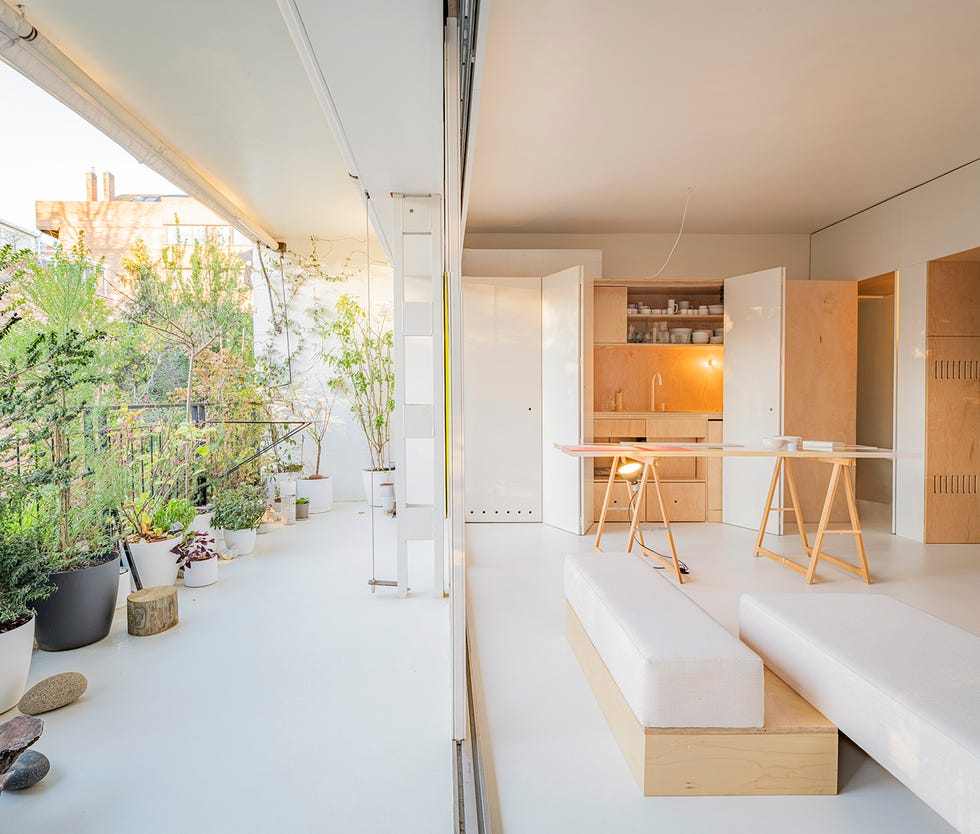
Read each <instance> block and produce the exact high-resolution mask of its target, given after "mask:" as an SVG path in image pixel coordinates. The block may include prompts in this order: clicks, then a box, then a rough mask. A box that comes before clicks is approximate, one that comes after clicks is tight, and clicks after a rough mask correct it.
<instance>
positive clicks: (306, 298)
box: [252, 238, 392, 501]
mask: <svg viewBox="0 0 980 834" xmlns="http://www.w3.org/2000/svg"><path fill="white" fill-rule="evenodd" d="M317 249H318V255H319V258H320V261H321V264H322V267H323V269H324V270H325V271H326V272H327V273H328V274H331V275H340V274H345V275H346V276H347V277H346V278H345V279H344V280H342V281H336V282H327V281H324V280H323V279H311V280H309V281H307V282H306V283H305V284H304V285H303V287H302V289H301V290H300V292H299V293H298V294H297V296H296V298H295V299H294V301H293V302H292V303H291V305H290V319H291V324H292V326H291V328H290V330H291V337H290V338H291V341H292V345H293V348H294V351H295V345H296V339H297V337H298V336H302V337H303V338H304V342H305V348H304V349H303V350H302V351H299V352H294V354H293V363H292V364H293V379H294V382H296V383H298V384H299V385H301V386H304V387H306V388H308V389H310V390H313V391H315V390H316V389H317V388H318V386H320V385H321V384H322V383H324V382H325V381H326V379H327V378H328V376H329V373H328V370H327V368H326V367H325V365H324V363H323V360H322V359H321V354H322V352H323V350H324V349H325V348H327V347H329V346H328V345H324V344H323V343H322V342H321V341H320V340H319V339H318V338H316V337H313V336H311V335H309V327H310V324H311V323H312V321H311V318H310V315H309V310H310V309H311V308H312V307H314V306H315V307H319V308H324V309H327V310H331V309H333V307H334V305H335V303H336V300H337V298H338V297H339V296H341V295H343V294H344V293H349V294H351V295H354V296H356V297H357V298H359V299H360V302H361V306H362V307H363V306H365V304H366V298H367V269H366V268H365V266H366V256H365V247H364V241H363V240H352V239H349V238H347V239H343V240H335V241H323V242H320V243H318V245H317ZM304 254H305V253H304ZM371 255H372V264H371V306H372V310H375V311H377V310H380V309H386V310H387V311H388V313H389V325H390V322H391V314H390V313H391V307H392V271H391V267H390V266H388V265H387V264H386V263H384V261H383V260H382V261H377V260H375V258H376V257H377V258H383V255H382V254H381V246H380V245H379V244H378V243H377V241H372V244H371ZM264 258H265V265H266V269H267V271H268V272H269V277H270V278H271V279H272V285H273V290H274V291H276V293H277V295H281V292H282V291H281V288H280V281H279V267H278V263H279V261H278V258H277V257H276V256H275V255H272V254H271V253H268V252H266V253H265V254H264ZM257 263H258V262H257V260H256V259H255V258H254V256H253V267H254V268H253V270H252V288H253V292H252V296H253V306H254V309H255V344H256V346H259V345H262V344H263V343H264V340H265V337H266V335H267V334H268V332H269V329H270V327H271V322H270V317H269V300H268V291H267V289H266V286H265V281H264V279H263V277H262V275H261V273H260V272H259V271H258V268H257ZM275 343H276V345H277V347H278V349H279V350H280V351H284V349H285V335H282V336H279V337H277V339H276V342H275ZM303 449H304V455H303V457H304V463H305V464H306V470H305V471H308V472H312V471H313V464H314V462H315V458H316V448H315V446H314V445H313V442H312V440H310V439H309V438H307V439H306V441H305V442H304V444H303ZM370 465H371V459H370V455H369V454H368V448H367V442H366V441H365V439H364V435H363V433H362V432H361V429H360V427H359V426H358V424H357V423H356V421H355V420H354V419H353V417H352V416H351V413H350V405H349V403H348V402H347V401H346V400H345V399H344V398H343V397H338V399H337V402H336V404H335V406H334V411H333V416H332V417H331V420H330V428H329V431H328V433H327V437H326V440H325V441H324V444H323V456H322V460H321V464H320V471H321V473H322V474H324V475H330V476H331V477H332V478H333V482H334V497H335V499H336V500H338V501H351V500H356V501H360V500H363V498H364V491H363V488H362V486H361V469H362V468H364V467H369V466H370Z"/></svg>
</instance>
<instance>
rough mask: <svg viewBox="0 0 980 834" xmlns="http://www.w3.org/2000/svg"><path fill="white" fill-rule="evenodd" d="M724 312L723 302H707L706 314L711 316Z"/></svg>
mask: <svg viewBox="0 0 980 834" xmlns="http://www.w3.org/2000/svg"><path fill="white" fill-rule="evenodd" d="M724 312H725V305H724V304H709V305H708V314H709V315H712V316H720V315H722V314H723V313H724Z"/></svg>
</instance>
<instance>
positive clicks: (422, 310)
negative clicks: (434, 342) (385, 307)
mask: <svg viewBox="0 0 980 834" xmlns="http://www.w3.org/2000/svg"><path fill="white" fill-rule="evenodd" d="M402 316H403V319H402V321H403V326H404V328H405V335H406V336H431V335H432V304H431V302H429V303H424V304H423V303H418V302H415V303H409V302H406V304H405V307H404V309H403V310H402Z"/></svg>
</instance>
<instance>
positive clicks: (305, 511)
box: [296, 497, 310, 519]
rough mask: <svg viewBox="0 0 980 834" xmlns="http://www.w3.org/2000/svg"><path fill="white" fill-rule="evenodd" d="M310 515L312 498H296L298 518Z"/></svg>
mask: <svg viewBox="0 0 980 834" xmlns="http://www.w3.org/2000/svg"><path fill="white" fill-rule="evenodd" d="M309 517H310V499H309V498H305V497H300V498H297V499H296V518H297V519H303V518H309Z"/></svg>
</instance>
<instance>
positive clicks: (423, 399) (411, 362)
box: [405, 336, 433, 404]
mask: <svg viewBox="0 0 980 834" xmlns="http://www.w3.org/2000/svg"><path fill="white" fill-rule="evenodd" d="M432 393H433V387H432V337H431V336H406V337H405V402H406V403H421V404H431V403H432Z"/></svg>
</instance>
